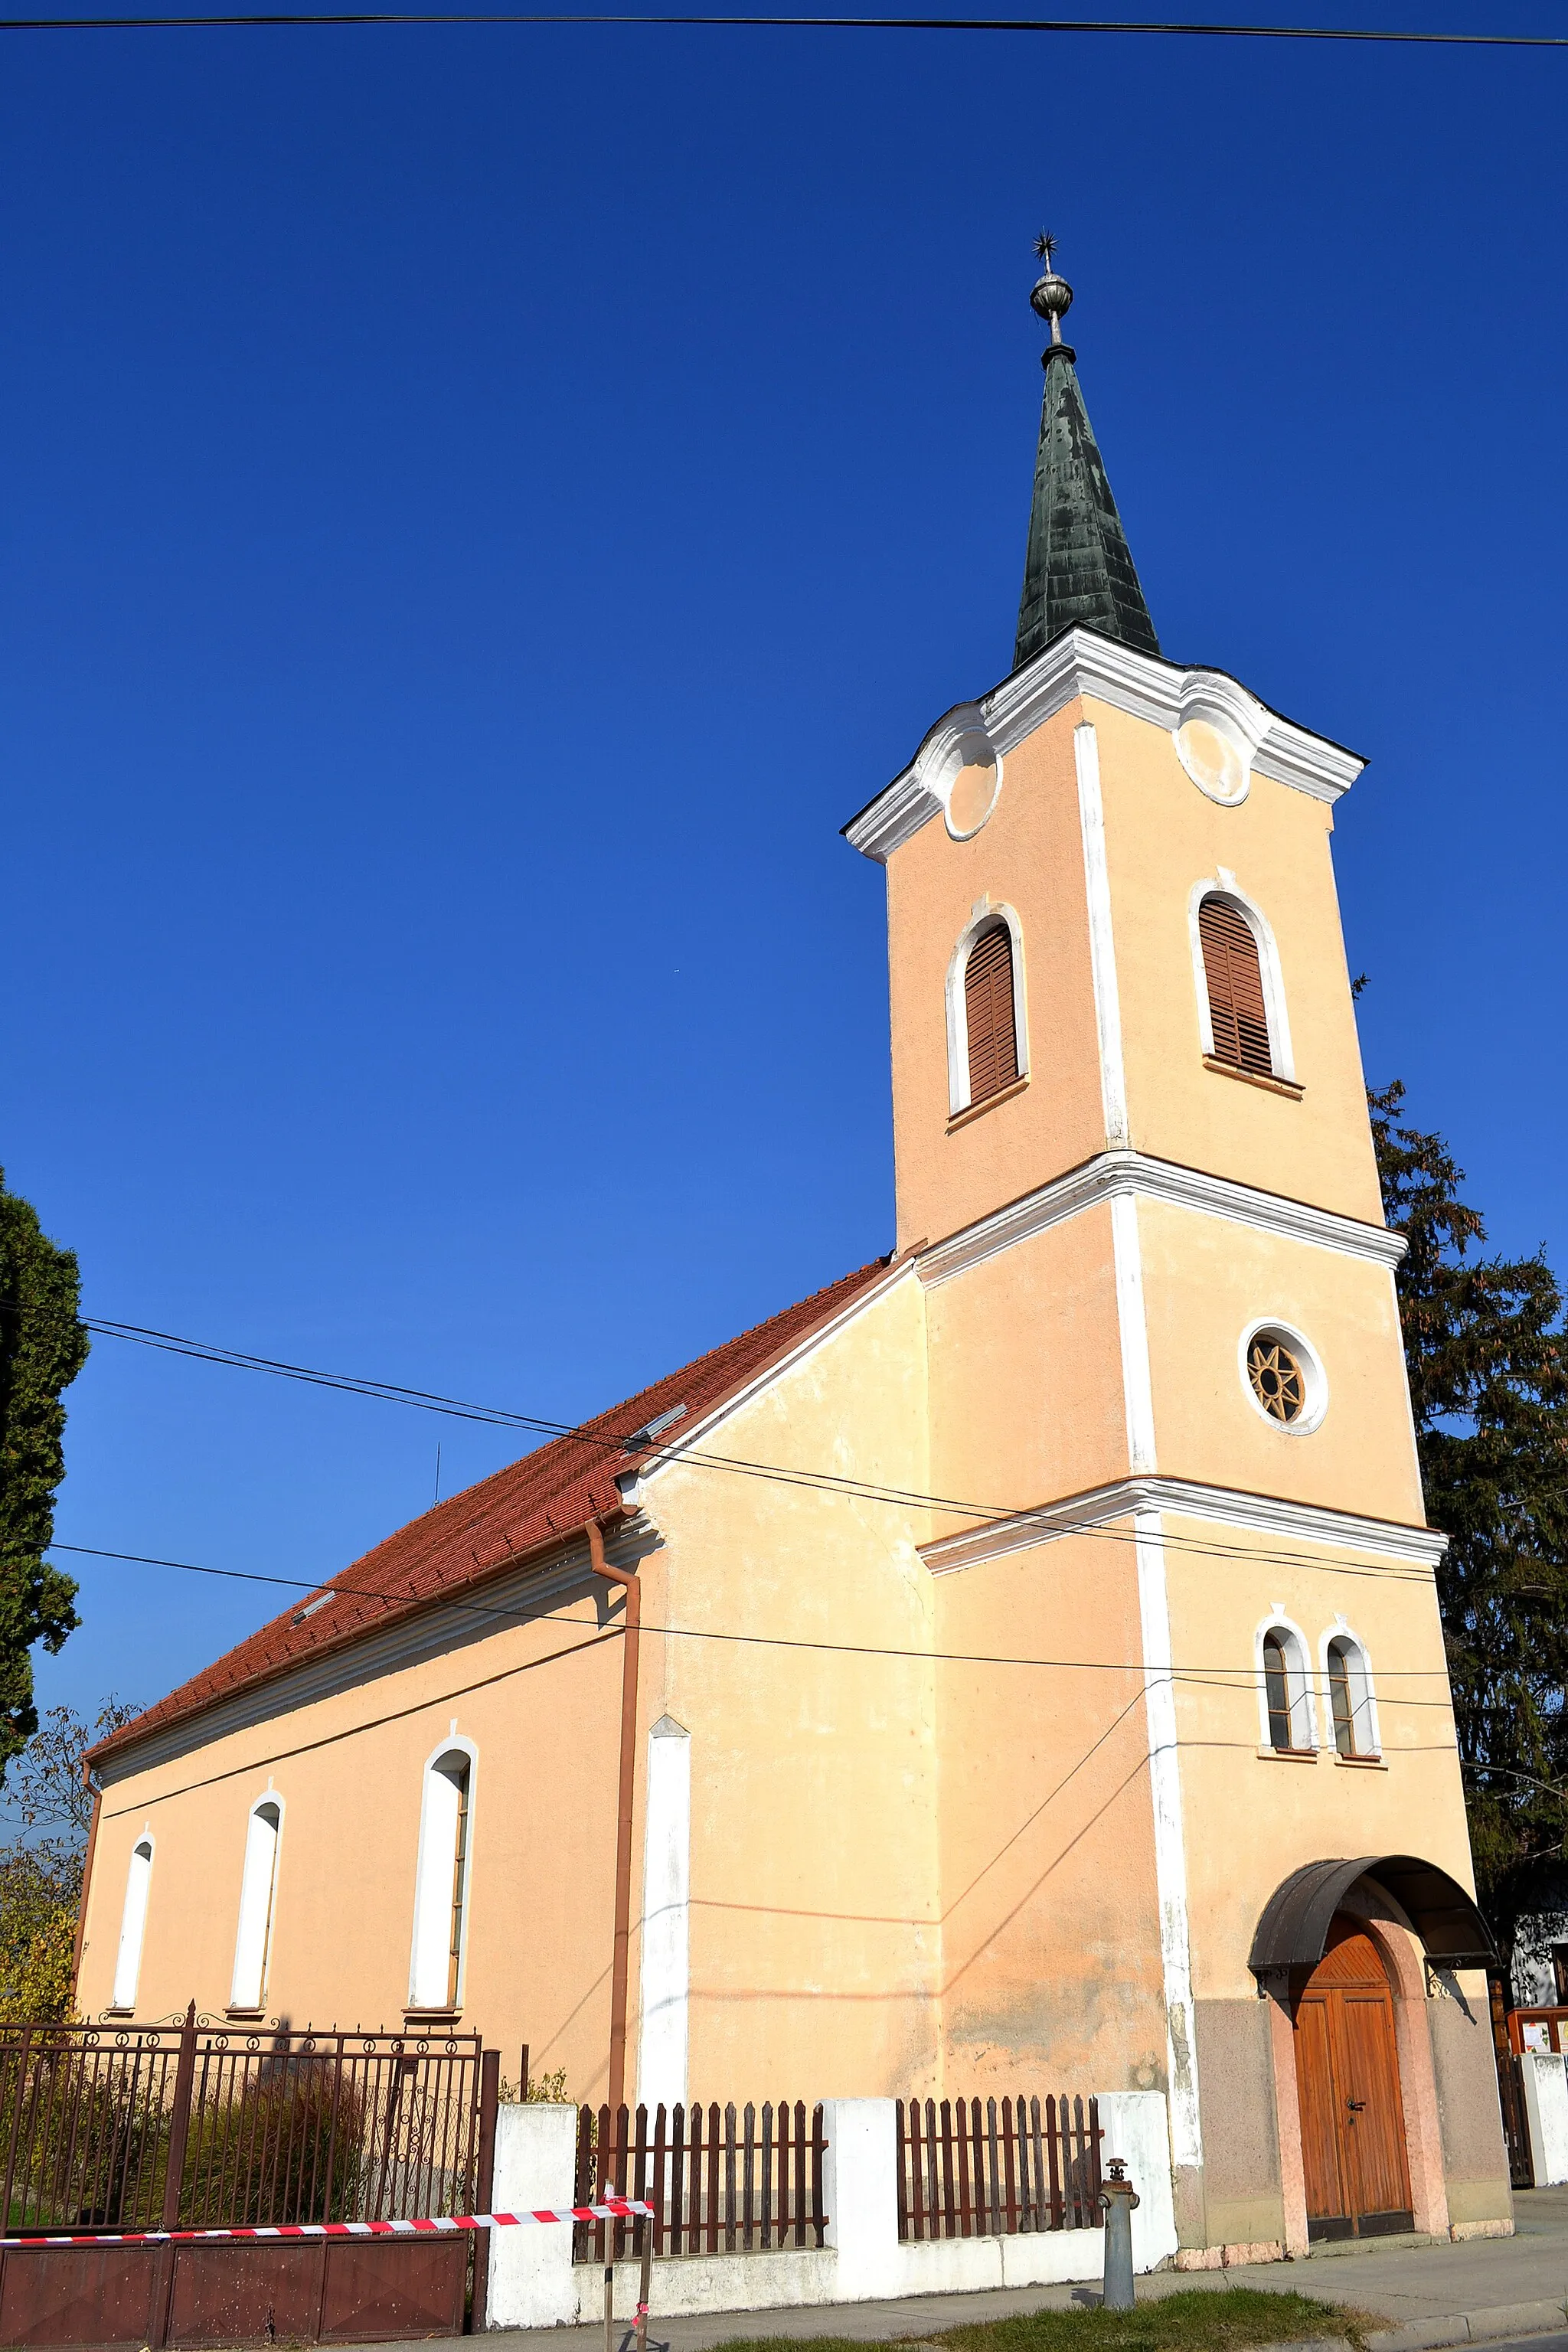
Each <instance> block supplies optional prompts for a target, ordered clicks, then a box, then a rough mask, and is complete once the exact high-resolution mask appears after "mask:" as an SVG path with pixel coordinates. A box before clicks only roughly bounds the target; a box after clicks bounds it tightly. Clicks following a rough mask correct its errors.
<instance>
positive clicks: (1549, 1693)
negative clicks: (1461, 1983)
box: [1369, 1083, 1568, 1954]
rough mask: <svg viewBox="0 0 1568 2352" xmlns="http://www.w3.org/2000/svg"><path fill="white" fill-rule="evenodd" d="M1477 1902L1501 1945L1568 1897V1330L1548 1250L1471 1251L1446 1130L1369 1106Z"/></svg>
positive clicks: (1398, 1095) (1481, 1238)
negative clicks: (1437, 1545)
mask: <svg viewBox="0 0 1568 2352" xmlns="http://www.w3.org/2000/svg"><path fill="white" fill-rule="evenodd" d="M1369 1101H1370V1103H1371V1107H1372V1125H1373V1139H1374V1141H1375V1143H1376V1147H1377V1164H1378V1174H1379V1177H1380V1180H1381V1182H1382V1187H1383V1205H1384V1216H1385V1217H1386V1219H1387V1221H1388V1223H1389V1224H1390V1225H1391V1226H1392V1227H1393V1228H1394V1231H1395V1232H1397V1233H1401V1234H1404V1235H1405V1241H1406V1243H1407V1244H1408V1249H1407V1252H1406V1255H1405V1260H1404V1263H1403V1264H1402V1265H1401V1266H1400V1268H1399V1273H1398V1276H1397V1280H1398V1288H1399V1309H1400V1317H1401V1320H1402V1323H1403V1326H1404V1335H1405V1362H1406V1364H1407V1366H1408V1369H1409V1374H1410V1396H1411V1402H1412V1405H1413V1406H1414V1409H1415V1440H1416V1447H1417V1451H1418V1453H1419V1455H1420V1461H1421V1475H1422V1479H1423V1482H1424V1484H1425V1486H1426V1516H1427V1517H1428V1518H1429V1520H1430V1521H1431V1523H1432V1525H1433V1526H1434V1527H1436V1528H1442V1529H1443V1531H1444V1532H1445V1534H1446V1535H1447V1537H1448V1539H1449V1541H1448V1549H1447V1554H1446V1555H1445V1557H1444V1559H1443V1563H1442V1565H1441V1567H1440V1568H1439V1569H1438V1570H1437V1592H1438V1601H1439V1605H1440V1608H1441V1612H1442V1620H1443V1630H1444V1635H1445V1639H1446V1643H1447V1654H1448V1673H1449V1676H1450V1679H1451V1681H1452V1685H1453V1693H1454V1712H1455V1718H1456V1722H1457V1725H1458V1741H1459V1755H1460V1759H1461V1761H1462V1764H1463V1768H1464V1774H1465V1793H1466V1801H1467V1804H1468V1813H1469V1826H1470V1845H1471V1850H1472V1852H1473V1853H1474V1857H1475V1864H1476V1878H1477V1886H1478V1892H1479V1897H1480V1904H1481V1909H1482V1911H1483V1912H1484V1913H1485V1914H1486V1916H1487V1917H1488V1918H1489V1921H1490V1922H1491V1925H1492V1927H1493V1928H1494V1930H1495V1931H1496V1933H1497V1935H1498V1937H1499V1940H1500V1943H1501V1944H1502V1946H1503V1947H1504V1949H1505V1954H1506V1952H1507V1951H1509V1950H1510V1949H1511V1948H1512V1944H1513V1941H1514V1934H1515V1927H1516V1924H1517V1922H1518V1920H1519V1918H1520V1916H1521V1914H1523V1913H1528V1912H1531V1911H1533V1910H1538V1909H1539V1910H1558V1909H1562V1908H1563V1907H1564V1895H1565V1892H1568V1868H1565V1864H1568V1716H1565V1711H1564V1690H1565V1685H1568V1335H1565V1333H1564V1328H1563V1294H1562V1291H1561V1289H1560V1287H1559V1286H1558V1284H1557V1281H1556V1279H1555V1277H1554V1276H1553V1275H1552V1269H1551V1267H1550V1266H1549V1265H1547V1263H1546V1260H1545V1257H1544V1255H1542V1253H1541V1252H1539V1251H1538V1252H1537V1253H1536V1255H1534V1256H1533V1257H1526V1258H1514V1259H1503V1258H1498V1257H1489V1256H1486V1255H1482V1249H1483V1244H1484V1243H1485V1241H1486V1228H1485V1225H1484V1224H1483V1223H1482V1221H1481V1218H1480V1216H1479V1213H1478V1212H1477V1211H1476V1210H1474V1209H1472V1208H1471V1207H1470V1206H1469V1205H1468V1203H1467V1202H1464V1201H1462V1200H1461V1199H1460V1197H1459V1189H1458V1188H1459V1185H1460V1183H1461V1181H1463V1171H1461V1170H1460V1169H1459V1168H1458V1167H1457V1166H1456V1164H1455V1161H1454V1159H1453V1155H1452V1153H1451V1152H1450V1151H1449V1150H1448V1147H1447V1144H1446V1143H1445V1141H1444V1140H1443V1139H1442V1137H1441V1136H1438V1135H1428V1134H1424V1133H1423V1132H1421V1131H1420V1130H1419V1129H1415V1128H1412V1127H1409V1126H1407V1125H1406V1124H1405V1117H1404V1108H1403V1107H1404V1102H1405V1089H1404V1087H1403V1086H1400V1085H1398V1084H1397V1083H1396V1084H1394V1085H1393V1086H1391V1087H1387V1088H1385V1089H1384V1092H1383V1093H1381V1094H1372V1095H1370V1096H1369Z"/></svg>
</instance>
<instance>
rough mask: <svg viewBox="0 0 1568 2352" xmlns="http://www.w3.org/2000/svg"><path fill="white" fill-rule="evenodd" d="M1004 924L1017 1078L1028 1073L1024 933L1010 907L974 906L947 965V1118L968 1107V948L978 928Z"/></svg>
mask: <svg viewBox="0 0 1568 2352" xmlns="http://www.w3.org/2000/svg"><path fill="white" fill-rule="evenodd" d="M998 923H1005V925H1006V927H1007V930H1008V934H1009V936H1010V938H1011V940H1012V942H1013V1037H1014V1042H1015V1044H1016V1049H1017V1058H1018V1077H1019V1078H1020V1079H1023V1078H1026V1077H1027V1076H1028V1075H1029V1022H1028V1012H1027V1006H1026V997H1025V992H1024V932H1023V927H1022V925H1021V924H1020V923H1019V921H1018V918H1017V914H1016V911H1015V910H1014V908H1011V907H1009V906H1006V905H999V906H994V907H993V906H990V905H986V906H984V907H980V908H976V910H975V912H974V913H973V915H972V916H971V917H970V919H969V920H968V922H967V923H966V924H965V925H964V927H963V930H962V931H960V933H959V935H958V944H957V945H956V946H955V948H954V949H953V950H952V955H951V957H950V958H949V960H948V966H947V1104H948V1117H949V1118H957V1117H958V1114H959V1112H960V1111H963V1110H967V1109H968V1108H970V1099H971V1097H970V1092H969V1009H968V1005H967V1003H966V1002H965V999H964V992H963V982H964V975H965V974H966V972H967V971H968V970H969V951H970V950H971V949H972V948H973V945H974V942H975V940H977V939H978V938H979V937H980V934H981V933H982V931H992V930H994V929H995V928H996V926H997V924H998Z"/></svg>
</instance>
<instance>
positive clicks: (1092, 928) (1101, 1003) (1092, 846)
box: [1072, 719, 1131, 1144]
mask: <svg viewBox="0 0 1568 2352" xmlns="http://www.w3.org/2000/svg"><path fill="white" fill-rule="evenodd" d="M1072 752H1073V759H1074V761H1075V762H1076V764H1077V767H1078V813H1079V824H1081V826H1082V828H1083V872H1084V881H1085V883H1086V885H1087V887H1088V895H1089V969H1090V971H1091V974H1092V976H1093V981H1094V1026H1095V1031H1096V1034H1098V1036H1099V1039H1100V1101H1101V1103H1102V1104H1103V1106H1104V1110H1105V1139H1106V1141H1107V1142H1108V1143H1110V1144H1125V1143H1128V1142H1130V1141H1131V1137H1130V1135H1129V1133H1128V1127H1127V1085H1126V1080H1125V1078H1124V1076H1123V1075H1122V1067H1121V999H1120V997H1119V996H1118V994H1117V992H1116V942H1115V940H1114V938H1113V936H1112V933H1111V929H1110V867H1109V866H1108V865H1107V864H1106V857H1105V807H1104V803H1103V802H1102V800H1101V797H1100V739H1099V737H1098V736H1097V735H1096V734H1095V731H1094V729H1093V728H1092V727H1091V726H1090V725H1089V721H1088V720H1087V719H1085V720H1084V721H1083V722H1082V724H1081V725H1079V726H1078V727H1075V728H1074V729H1073V731H1072Z"/></svg>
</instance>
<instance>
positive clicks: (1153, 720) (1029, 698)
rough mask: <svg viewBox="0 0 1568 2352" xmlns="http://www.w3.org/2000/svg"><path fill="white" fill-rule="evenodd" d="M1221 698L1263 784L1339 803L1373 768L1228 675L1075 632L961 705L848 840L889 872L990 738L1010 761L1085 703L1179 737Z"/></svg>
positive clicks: (858, 820)
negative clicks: (1236, 719) (1190, 717)
mask: <svg viewBox="0 0 1568 2352" xmlns="http://www.w3.org/2000/svg"><path fill="white" fill-rule="evenodd" d="M1221 688H1223V689H1225V691H1226V700H1227V701H1228V702H1232V703H1234V704H1235V705H1236V707H1237V709H1245V711H1246V714H1247V719H1248V721H1249V724H1248V727H1247V732H1248V734H1250V735H1255V736H1256V739H1257V749H1256V751H1254V752H1253V755H1252V772H1253V773H1254V774H1255V775H1258V776H1269V777H1272V779H1273V780H1274V782H1276V783H1279V784H1288V785H1289V787H1290V789H1291V790H1292V791H1293V792H1298V793H1307V794H1308V795H1309V797H1310V798H1311V799H1312V800H1318V801H1328V802H1334V801H1337V800H1338V799H1339V797H1340V794H1341V793H1343V792H1346V791H1348V790H1349V788H1350V786H1351V785H1352V784H1353V783H1354V782H1355V780H1356V778H1357V776H1359V775H1360V773H1361V772H1362V769H1363V766H1364V765H1365V764H1366V763H1365V761H1363V759H1362V758H1361V757H1360V756H1359V754H1358V753H1356V752H1354V751H1346V749H1345V748H1344V746H1343V744H1342V743H1335V742H1331V740H1329V738H1328V737H1327V736H1325V735H1314V734H1312V733H1310V730H1308V729H1307V728H1305V727H1299V726H1297V724H1296V722H1295V720H1294V719H1282V718H1281V717H1280V715H1279V712H1278V711H1277V710H1270V709H1268V705H1267V704H1266V703H1262V702H1259V701H1258V698H1257V697H1256V695H1250V694H1248V693H1247V688H1245V687H1244V686H1242V685H1240V684H1239V683H1238V682H1237V680H1236V679H1234V678H1231V677H1227V676H1226V673H1225V672H1223V671H1219V670H1212V669H1185V668H1184V667H1182V666H1181V665H1180V664H1179V663H1177V662H1168V661H1162V660H1161V659H1159V658H1158V656H1155V655H1152V654H1141V653H1135V652H1134V651H1133V649H1132V647H1131V646H1124V645H1121V644H1119V643H1118V642H1117V641H1116V639H1114V638H1113V637H1102V636H1099V635H1096V634H1095V632H1094V631H1093V630H1091V629H1068V631H1067V632H1066V633H1065V634H1064V635H1061V636H1059V637H1058V638H1057V639H1056V640H1055V642H1054V643H1053V644H1051V645H1048V646H1046V648H1045V650H1044V651H1043V652H1042V653H1038V654H1037V655H1036V656H1035V658H1034V660H1033V661H1031V662H1026V663H1025V665H1024V667H1023V668H1022V669H1019V670H1015V671H1014V672H1013V674H1012V676H1011V677H1005V678H1004V679H1003V680H1002V682H1001V684H1000V685H999V686H995V687H993V688H992V689H991V691H990V693H989V694H985V695H982V697H981V698H980V700H979V701H978V702H961V703H959V704H957V705H956V707H955V708H954V709H952V710H950V711H949V712H948V713H947V716H946V717H945V718H944V719H938V720H937V723H936V725H935V726H934V727H933V728H932V729H931V732H930V734H929V735H928V736H927V737H926V739H925V740H924V742H923V743H922V744H921V747H920V750H919V751H917V752H916V753H915V756H914V758H913V759H912V760H911V761H910V764H909V766H908V767H907V768H906V769H905V770H904V772H903V773H902V775H900V776H895V777H894V779H893V781H892V782H891V783H890V784H889V785H887V786H886V788H885V789H884V790H883V791H881V792H879V793H878V794H877V797H876V799H875V800H873V801H872V802H870V803H868V806H867V807H865V808H863V809H862V810H861V811H860V813H859V814H858V816H853V817H851V818H850V820H849V822H848V824H847V825H846V826H845V827H844V835H845V838H846V840H847V841H848V842H849V843H850V844H851V845H852V846H853V847H854V848H856V849H858V850H860V851H862V852H863V853H864V854H865V856H868V857H874V858H876V859H877V860H878V862H879V864H880V863H882V862H884V861H885V860H886V859H888V858H889V857H890V856H892V854H893V852H894V850H895V849H898V848H900V847H901V846H902V845H903V844H904V843H905V842H906V841H909V840H910V839H912V837H913V836H914V835H916V834H917V833H918V832H919V831H920V829H921V825H923V824H929V823H930V822H931V818H932V817H934V816H940V815H941V814H942V811H943V808H944V806H945V803H944V801H943V798H942V793H941V791H940V790H939V789H938V785H939V782H941V781H942V780H943V779H945V776H946V774H947V771H948V768H949V766H950V765H951V761H952V753H953V751H954V749H955V748H956V746H957V744H958V742H959V740H960V738H961V737H963V736H966V735H982V736H984V737H985V739H986V740H988V741H989V743H990V744H991V746H992V748H993V750H994V751H995V752H996V754H997V756H998V758H1002V757H1005V754H1006V753H1007V752H1008V751H1012V750H1013V749H1014V748H1015V746H1016V745H1017V744H1019V743H1021V742H1023V741H1024V740H1025V738H1026V736H1029V735H1032V734H1033V733H1034V731H1035V730H1036V728H1037V727H1042V726H1044V724H1045V722H1046V720H1047V719H1054V718H1055V716H1056V714H1057V712H1058V710H1063V709H1066V708H1067V706H1068V703H1069V702H1075V701H1077V700H1079V698H1083V697H1089V698H1091V699H1093V700H1094V701H1097V702H1105V703H1109V704H1110V707H1111V708H1112V709H1115V710H1124V711H1126V712H1127V713H1128V714H1129V716H1130V717H1131V718H1133V719H1147V720H1148V721H1149V722H1150V724H1151V725H1152V726H1155V727H1159V728H1162V729H1163V730H1165V731H1166V732H1167V733H1169V732H1170V731H1171V730H1173V729H1175V728H1176V727H1178V726H1179V725H1180V724H1181V722H1182V719H1183V717H1184V714H1185V709H1186V706H1187V704H1188V703H1189V702H1191V701H1192V699H1193V698H1194V694H1202V695H1205V696H1206V697H1207V698H1210V699H1212V698H1213V697H1214V695H1215V692H1216V690H1219V689H1221ZM1172 756H1173V757H1174V753H1173V755H1172Z"/></svg>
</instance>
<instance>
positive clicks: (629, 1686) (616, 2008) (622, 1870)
mask: <svg viewBox="0 0 1568 2352" xmlns="http://www.w3.org/2000/svg"><path fill="white" fill-rule="evenodd" d="M584 1534H585V1535H586V1536H587V1538H588V1558H589V1560H590V1562H591V1563H592V1566H593V1570H594V1573H595V1576H602V1577H604V1578H605V1580H606V1582H608V1583H610V1584H618V1585H619V1586H620V1587H621V1588H622V1590H623V1591H624V1592H625V1593H626V1635H625V1639H626V1647H625V1649H624V1650H623V1651H622V1653H621V1774H620V1797H619V1804H618V1807H617V1810H616V1934H615V1943H614V1947H613V1956H612V1958H611V1963H610V2080H609V2086H608V2095H609V2103H610V2128H611V2130H612V2131H614V2129H615V2127H616V2126H615V2117H616V2111H617V2109H618V2108H620V2107H622V2106H624V2105H625V2104H626V1997H627V1986H628V1981H629V1978H630V1974H631V1943H632V1917H631V1914H632V1797H633V1790H634V1785H635V1782H636V1779H637V1659H638V1654H639V1652H640V1650H641V1647H642V1587H641V1585H640V1584H639V1583H638V1582H637V1571H636V1570H635V1569H634V1570H632V1572H631V1574H630V1575H628V1574H627V1573H626V1570H624V1569H619V1568H612V1567H611V1566H610V1563H609V1561H608V1560H607V1559H605V1537H604V1531H603V1529H602V1528H600V1525H599V1522H598V1520H597V1519H589V1520H587V1521H586V1522H585V1525H584Z"/></svg>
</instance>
